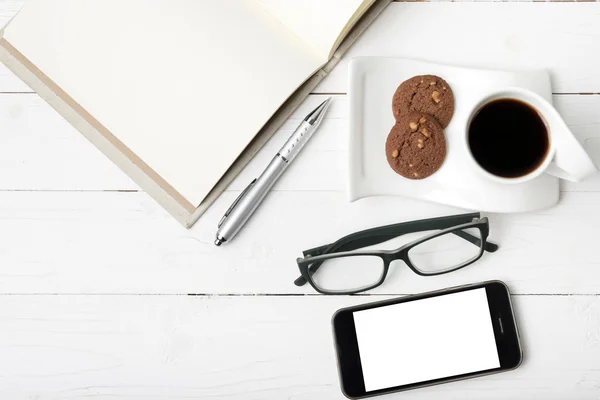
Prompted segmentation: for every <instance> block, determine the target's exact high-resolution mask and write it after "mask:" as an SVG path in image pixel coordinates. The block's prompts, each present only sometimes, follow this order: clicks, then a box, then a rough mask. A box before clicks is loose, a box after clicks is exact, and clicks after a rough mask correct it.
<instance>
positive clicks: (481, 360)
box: [353, 288, 500, 391]
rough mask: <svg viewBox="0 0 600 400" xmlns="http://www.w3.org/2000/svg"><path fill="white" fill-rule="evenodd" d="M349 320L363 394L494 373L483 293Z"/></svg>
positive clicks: (364, 312) (427, 301)
mask: <svg viewBox="0 0 600 400" xmlns="http://www.w3.org/2000/svg"><path fill="white" fill-rule="evenodd" d="M353 316H354V325H355V327H356V337H357V341H358V349H359V354H360V361H361V364H362V370H363V378H364V382H365V390H366V391H372V390H378V389H384V388H389V387H394V386H401V385H408V384H412V383H417V382H423V381H428V380H431V379H439V378H446V377H451V376H456V375H460V374H466V373H470V372H478V371H483V370H487V369H492V368H498V367H500V359H499V357H498V350H497V349H496V340H495V338H494V328H493V327H492V319H491V316H490V311H489V308H488V300H487V295H486V292H485V288H481V289H474V290H468V291H464V292H458V293H452V294H448V295H443V296H437V297H430V298H427V299H422V300H415V301H411V302H407V303H400V304H394V305H390V306H384V307H379V308H373V309H370V310H362V311H355V312H354V313H353Z"/></svg>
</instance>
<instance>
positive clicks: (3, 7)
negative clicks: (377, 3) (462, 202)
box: [0, 0, 600, 93]
mask: <svg viewBox="0 0 600 400" xmlns="http://www.w3.org/2000/svg"><path fill="white" fill-rule="evenodd" d="M23 2H24V0H2V1H0V25H4V24H5V23H6V22H8V20H9V19H10V18H11V17H12V16H13V15H14V14H15V13H16V12H17V11H18V9H19V8H20V6H21V4H23ZM459 3H460V4H456V3H449V4H442V3H440V2H432V3H429V4H424V3H420V2H419V3H393V4H391V5H390V6H389V7H388V8H387V9H386V10H385V11H384V13H383V15H382V16H380V17H379V18H378V19H377V20H376V21H375V23H374V25H373V26H372V27H371V28H370V29H369V30H368V31H367V32H366V33H365V34H364V36H363V37H361V38H360V39H359V40H358V41H357V43H356V44H355V45H354V46H353V48H352V49H351V51H350V53H349V54H347V55H346V56H345V57H344V59H343V61H342V62H341V63H340V65H338V66H337V67H336V69H335V70H334V72H333V74H332V76H331V77H330V78H328V79H326V80H325V81H324V82H323V83H322V84H321V85H320V86H319V87H318V88H317V91H318V92H334V93H338V92H344V93H345V92H346V90H347V84H346V75H347V68H346V64H347V61H348V60H349V59H351V58H352V57H355V56H359V55H377V56H405V57H411V58H422V59H427V60H433V59H435V60H438V61H439V62H445V63H451V64H460V65H472V66H475V65H479V66H487V67H497V68H501V67H506V68H509V67H513V68H514V67H527V66H533V67H542V68H549V69H550V70H551V71H552V73H553V77H554V85H555V91H556V92H559V93H579V92H596V93H598V92H600V76H599V75H598V74H597V73H595V72H596V71H598V69H600V57H598V56H597V54H599V52H598V51H595V50H594V49H598V46H599V45H598V43H600V25H599V24H598V23H597V21H598V18H600V7H598V5H597V4H593V3H587V4H573V3H569V4H564V3H561V4H547V3H539V2H536V3H531V2H527V3H524V2H518V3H514V2H512V3H510V4H509V3H504V2H503V3H495V4H490V3H489V2H486V1H484V2H483V3H485V4H481V2H475V3H473V2H459ZM432 10H434V11H432ZM490 15H494V18H490ZM465 20H468V23H457V22H456V21H465ZM506 21H511V23H510V24H507V23H506ZM532 21H535V23H532ZM415 32H419V33H418V35H417V37H416V38H415ZM440 32H443V34H440ZM382 38H385V40H382ZM432 54H434V55H435V56H432ZM30 91H31V89H30V88H29V87H28V86H27V85H25V84H24V83H22V82H21V81H20V80H19V79H18V78H16V77H15V76H14V75H13V74H12V73H11V72H10V71H8V69H6V68H5V67H4V66H3V65H0V92H30Z"/></svg>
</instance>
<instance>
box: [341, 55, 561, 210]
mask: <svg viewBox="0 0 600 400" xmlns="http://www.w3.org/2000/svg"><path fill="white" fill-rule="evenodd" d="M426 74H430V75H437V76H440V77H441V78H443V79H444V80H446V81H447V82H448V84H449V85H450V86H451V88H452V91H453V92H454V97H455V111H454V117H453V118H452V121H451V122H450V125H448V127H447V128H446V130H445V133H446V141H447V155H446V160H445V161H444V164H443V165H442V167H441V168H440V169H439V170H438V171H437V172H436V173H435V174H433V175H431V176H430V177H428V178H426V179H422V180H411V179H406V178H403V177H402V176H400V175H398V174H396V173H395V172H394V171H393V170H392V169H391V168H390V166H389V164H388V163H387V159H386V156H385V141H386V139H387V136H388V134H389V132H390V129H391V128H392V126H393V125H394V123H395V120H394V116H393V114H392V96H393V95H394V92H395V91H396V88H397V87H398V86H399V85H400V84H401V83H402V82H404V81H405V80H407V79H409V78H412V77H413V76H416V75H426ZM509 87H521V88H525V89H529V90H531V91H533V92H536V93H538V94H540V95H541V96H543V97H544V98H545V99H547V100H548V101H552V88H551V83H550V77H549V75H548V73H547V71H545V70H529V71H513V72H509V71H493V70H482V69H471V68H461V67H453V66H447V65H439V64H432V63H427V62H422V61H414V60H406V59H401V58H384V57H360V58H355V59H353V60H351V61H350V65H349V98H350V110H349V111H350V143H349V160H348V161H349V169H348V171H349V186H348V189H349V197H350V200H351V201H354V200H357V199H360V198H362V197H367V196H377V195H395V196H408V197H414V198H419V199H424V200H428V201H433V202H437V203H442V204H447V205H451V206H456V207H461V208H466V209H472V210H479V211H488V212H503V213H508V212H524V211H531V210H537V209H542V208H547V207H550V206H552V205H554V204H556V203H557V202H558V196H559V186H558V179H557V178H555V177H553V176H550V175H547V174H542V175H541V176H539V177H537V178H535V179H533V180H530V181H528V182H525V183H520V184H502V183H498V182H494V181H492V180H490V179H488V178H486V177H485V176H484V175H483V174H481V173H480V171H477V169H476V168H473V166H472V165H470V164H469V163H468V158H467V157H468V153H467V152H468V146H467V141H466V131H467V124H468V120H469V118H470V116H471V113H472V111H473V110H474V108H475V107H476V106H477V104H479V103H480V101H481V100H482V99H484V98H485V97H486V96H488V95H489V94H491V93H493V92H496V91H500V90H503V89H506V88H509ZM507 157H510V154H507Z"/></svg>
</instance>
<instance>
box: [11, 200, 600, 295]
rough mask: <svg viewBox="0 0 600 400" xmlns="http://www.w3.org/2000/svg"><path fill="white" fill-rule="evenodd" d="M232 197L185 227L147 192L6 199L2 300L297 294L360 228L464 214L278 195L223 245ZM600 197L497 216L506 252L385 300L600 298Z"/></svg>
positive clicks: (408, 280)
mask: <svg viewBox="0 0 600 400" xmlns="http://www.w3.org/2000/svg"><path fill="white" fill-rule="evenodd" d="M236 195H237V193H235V192H227V193H225V194H224V195H223V196H221V198H220V199H219V200H218V201H217V203H216V204H215V206H214V207H212V208H211V209H210V210H209V211H208V212H207V214H206V216H205V217H204V218H202V219H201V220H200V221H199V222H198V224H197V225H196V226H195V227H194V228H193V229H192V230H189V231H186V230H184V229H182V228H181V227H180V226H179V225H178V224H177V223H176V222H175V221H174V220H173V219H172V218H171V217H170V216H169V215H168V214H166V213H165V212H164V211H163V210H162V209H161V208H160V207H159V206H157V205H156V204H155V203H154V202H153V201H152V200H151V199H150V198H148V197H147V196H146V195H145V194H144V193H115V192H74V193H65V192H1V193H0V221H1V223H0V243H2V246H1V247H0V259H1V260H2V262H1V263H0V276H1V277H2V279H0V293H32V294H35V293H46V294H48V293H116V294H121V293H131V294H136V293H160V294H168V293H179V294H185V293H209V294H212V293H252V294H254V293H275V294H278V293H281V294H287V293H293V294H294V293H295V294H302V293H304V294H313V293H314V291H313V289H312V288H310V287H309V286H308V285H307V286H305V287H302V288H298V287H296V286H294V285H293V283H292V282H293V280H294V279H295V278H296V277H297V276H298V269H297V266H296V263H295V259H296V257H298V256H300V255H301V251H302V250H305V249H309V248H311V247H314V246H318V245H323V244H326V243H330V242H331V241H334V240H337V239H338V238H340V237H342V236H344V235H346V234H349V233H352V232H356V231H359V230H361V229H366V228H371V227H375V226H382V225H386V224H390V223H394V222H401V221H407V220H414V219H420V218H428V217H436V216H441V215H450V214H455V213H460V212H463V211H461V210H458V209H454V208H450V207H445V206H440V205H434V204H430V203H425V202H422V201H415V200H403V199H395V198H389V197H373V198H368V199H364V200H361V201H358V202H355V203H348V202H347V201H346V197H345V194H344V193H341V192H303V191H297V192H293V191H289V192H288V191H286V192H273V193H271V194H270V195H269V196H268V197H267V199H266V201H265V203H264V204H263V205H262V206H261V208H260V209H259V210H258V212H257V213H256V215H254V217H253V218H252V219H251V220H250V222H249V223H248V224H247V225H246V226H245V228H244V229H243V230H242V231H241V233H240V234H239V236H238V237H237V238H236V239H235V240H234V241H232V242H231V243H229V244H227V245H225V246H223V247H221V248H217V247H216V246H214V244H213V241H214V235H215V230H216V225H217V222H218V221H219V219H220V217H221V216H222V214H223V212H224V211H225V210H226V209H227V207H228V206H229V204H231V202H232V201H233V200H234V199H235V197H236ZM598 204H600V193H597V192H596V193H594V192H568V193H564V194H563V196H562V199H561V203H560V204H559V205H558V206H557V207H555V208H552V209H550V210H545V211H540V212H536V213H528V214H518V215H496V214H493V215H490V218H491V239H492V240H494V241H496V242H497V243H499V244H500V246H501V247H500V250H499V251H498V252H496V253H494V254H487V255H486V256H485V257H484V258H483V259H482V260H480V261H479V262H478V263H477V264H474V265H472V266H470V267H469V268H465V269H464V270H461V271H457V272H453V273H451V274H447V275H444V276H439V277H420V276H417V275H415V274H414V273H413V272H411V271H410V270H409V269H408V268H407V267H406V266H404V265H403V264H402V263H401V262H398V263H395V264H394V265H393V266H392V269H391V272H390V274H389V276H388V280H387V281H386V283H385V285H383V286H382V287H380V288H379V289H377V290H376V291H375V293H382V294H403V293H414V292H420V291H425V290H429V289H433V288H435V287H440V286H451V285H458V284H461V283H464V282H468V281H478V280H486V279H503V280H506V281H507V282H508V283H510V284H511V286H512V288H513V290H514V291H515V293H520V294H540V293H541V294H543V293H553V294H570V293H579V294H599V293H600V269H599V268H598V264H599V262H598V252H597V231H598V226H600V214H599V213H598Z"/></svg>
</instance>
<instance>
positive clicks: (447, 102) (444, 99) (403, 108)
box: [392, 75, 454, 128]
mask: <svg viewBox="0 0 600 400" xmlns="http://www.w3.org/2000/svg"><path fill="white" fill-rule="evenodd" d="M392 111H393V112H394V117H395V118H396V121H400V120H401V119H403V118H405V117H406V116H407V115H408V114H409V113H411V112H415V111H416V112H422V113H427V114H430V115H433V116H434V117H435V118H437V120H438V121H439V123H440V125H442V128H445V127H447V126H448V124H449V123H450V120H451V119H452V115H453V114H454V94H453V93H452V89H450V85H448V83H447V82H446V81H445V80H443V79H442V78H440V77H439V76H435V75H420V76H415V77H414V78H410V79H409V80H407V81H404V82H402V84H401V85H400V86H398V89H396V93H394V97H393V99H392Z"/></svg>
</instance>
